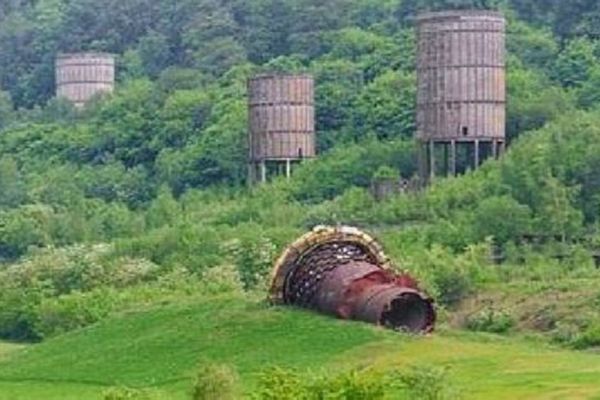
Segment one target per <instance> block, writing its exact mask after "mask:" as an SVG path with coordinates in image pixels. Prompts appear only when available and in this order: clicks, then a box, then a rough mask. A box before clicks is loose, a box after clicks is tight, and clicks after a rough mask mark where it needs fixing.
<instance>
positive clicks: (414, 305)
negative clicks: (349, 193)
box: [271, 227, 436, 333]
mask: <svg viewBox="0 0 600 400" xmlns="http://www.w3.org/2000/svg"><path fill="white" fill-rule="evenodd" d="M322 229H324V230H323V231H315V232H314V233H311V234H308V235H306V236H305V237H303V238H301V239H300V240H299V241H298V242H296V243H294V244H293V245H291V246H290V247H289V248H288V249H287V250H286V252H284V254H283V255H282V257H281V258H280V260H278V262H277V263H276V266H275V275H274V279H273V284H272V288H271V299H272V301H274V302H276V303H280V304H288V305H294V306H297V307H302V308H308V309H312V310H315V311H319V312H321V313H324V314H329V315H332V316H336V317H338V318H342V319H351V320H357V321H363V322H369V323H373V324H376V325H380V326H384V327H387V328H390V329H394V330H399V331H407V332H412V333H428V332H431V331H432V330H433V328H434V324H435V320H436V312H435V308H434V304H433V300H432V299H431V298H430V297H429V296H427V295H426V294H425V293H424V292H423V291H421V290H420V289H419V287H418V284H417V282H416V281H415V280H414V279H413V278H412V277H411V276H410V275H408V274H406V273H397V272H394V271H393V270H392V269H390V268H387V261H386V258H385V256H384V255H383V253H382V252H381V250H380V249H379V248H378V246H377V244H376V242H374V240H373V239H372V238H370V237H369V236H368V235H366V234H364V233H362V232H360V231H354V230H352V228H347V227H340V228H322Z"/></svg>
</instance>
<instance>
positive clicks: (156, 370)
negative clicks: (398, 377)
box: [0, 297, 600, 400]
mask: <svg viewBox="0 0 600 400" xmlns="http://www.w3.org/2000/svg"><path fill="white" fill-rule="evenodd" d="M5 348H7V349H8V350H10V349H11V346H8V347H5V345H2V346H1V347H0V349H2V350H3V349H5ZM199 360H210V361H212V362H218V363H226V364H230V365H232V366H235V367H236V369H237V371H238V372H239V374H240V377H241V382H242V384H243V387H244V389H245V390H248V389H250V388H252V387H253V385H254V384H255V383H256V379H257V373H258V372H260V371H261V370H262V369H263V368H265V367H266V366H268V365H279V366H285V367H295V368H298V369H300V370H305V369H309V368H310V369H321V368H324V369H328V370H331V371H339V370H342V369H348V368H352V367H357V366H364V365H373V366H375V367H376V368H378V369H391V368H397V367H399V368H406V367H408V366H411V365H415V364H419V365H420V364H425V365H432V364H435V365H440V366H448V367H449V368H450V378H451V381H452V383H453V384H454V385H455V386H456V387H457V388H458V389H459V390H460V391H461V393H463V394H464V397H465V398H467V399H509V398H510V399H558V398H566V396H568V398H569V399H579V398H580V399H584V398H586V399H587V398H600V382H598V380H597V377H598V374H600V358H598V357H597V355H594V354H587V353H578V352H568V351H562V350H557V349H553V348H550V347H548V346H546V345H543V344H541V343H538V342H535V341H532V340H525V339H518V338H517V339H508V338H503V337H497V336H491V335H484V334H466V333H457V332H454V331H446V332H441V333H438V334H436V335H434V336H431V337H425V338H409V337H405V336H402V335H398V334H394V333H392V332H387V331H383V330H379V329H377V328H374V327H371V326H368V325H363V324H356V323H349V322H343V321H331V320H329V319H328V318H325V317H322V316H318V315H314V314H312V313H306V312H302V311H294V310H284V309H277V308H276V309H271V308H268V307H265V306H264V305H263V304H261V303H260V302H256V301H250V300H247V299H246V300H245V299H242V298H239V297H222V298H217V299H213V300H210V301H207V300H203V301H194V302H189V303H187V304H177V305H169V306H161V307H156V308H152V309H147V310H138V311H136V312H132V313H127V314H123V315H119V316H116V317H113V318H111V319H109V320H106V321H104V322H102V323H100V324H98V325H96V326H93V327H90V328H87V329H84V330H81V331H79V332H75V333H71V334H67V335H64V336H61V337H59V338H57V339H53V340H50V341H47V342H45V343H43V344H40V345H33V346H31V347H28V348H26V349H23V350H21V351H17V352H16V353H14V354H12V355H11V356H10V359H8V360H3V361H1V362H0V399H2V400H4V399H6V400H9V399H10V400H18V399H27V400H36V399H44V400H53V399H61V400H64V399H100V398H101V393H102V392H103V390H104V389H105V388H106V387H107V386H114V385H127V386H130V387H144V388H147V387H150V388H152V389H153V390H154V391H156V393H157V395H158V396H162V397H164V398H169V399H179V398H181V399H184V398H186V395H187V394H188V391H189V387H190V382H191V377H192V376H193V373H194V370H195V368H196V366H197V364H198V362H199ZM594 396H596V397H594Z"/></svg>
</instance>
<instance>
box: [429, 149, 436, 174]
mask: <svg viewBox="0 0 600 400" xmlns="http://www.w3.org/2000/svg"><path fill="white" fill-rule="evenodd" d="M429 179H430V181H431V182H433V180H434V179H435V141H433V140H431V141H430V142H429Z"/></svg>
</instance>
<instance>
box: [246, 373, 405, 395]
mask: <svg viewBox="0 0 600 400" xmlns="http://www.w3.org/2000/svg"><path fill="white" fill-rule="evenodd" d="M390 383H391V382H390V380H389V379H388V376H386V374H383V373H379V372H377V371H374V370H371V369H365V370H351V371H348V372H344V373H341V374H338V375H329V374H318V375H315V374H312V375H310V374H309V375H300V374H299V373H297V372H296V371H291V370H285V369H281V368H271V369H269V370H266V371H264V372H263V373H262V374H261V376H260V381H259V387H258V389H257V391H256V392H254V393H253V395H252V399H254V400H298V399H299V400H321V399H328V400H382V399H385V398H386V394H387V393H386V389H388V388H391V387H393V385H391V384H390Z"/></svg>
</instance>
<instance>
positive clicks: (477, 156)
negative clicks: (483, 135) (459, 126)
mask: <svg viewBox="0 0 600 400" xmlns="http://www.w3.org/2000/svg"><path fill="white" fill-rule="evenodd" d="M474 162H475V169H476V170H477V169H478V168H479V140H478V139H476V140H475V161H474Z"/></svg>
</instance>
